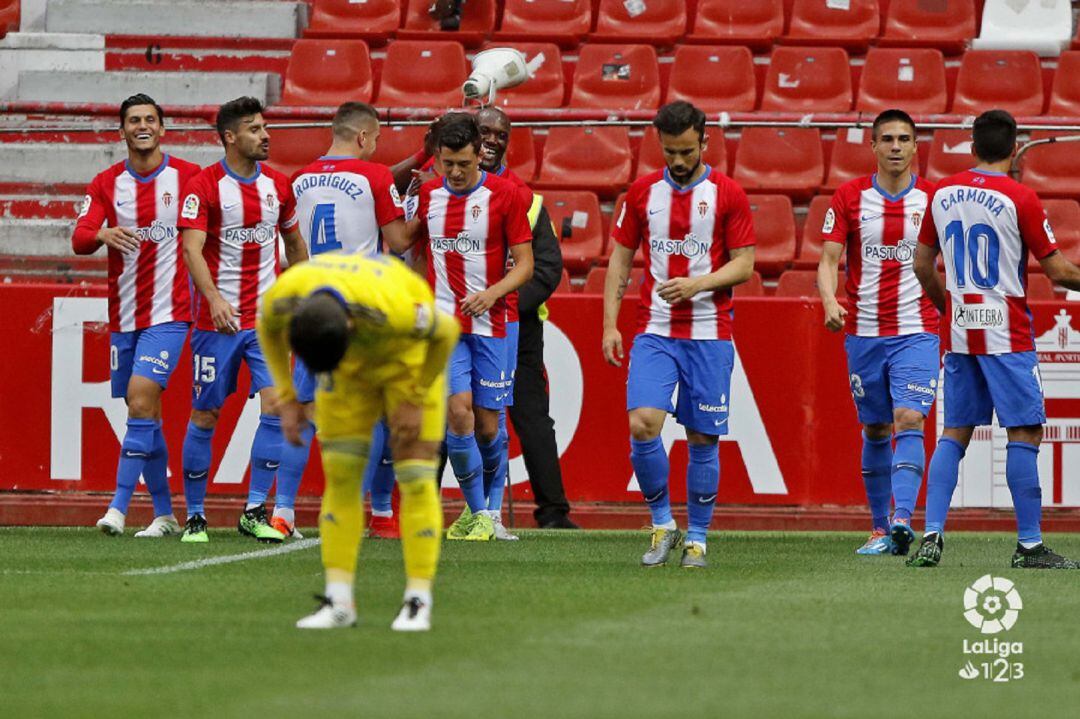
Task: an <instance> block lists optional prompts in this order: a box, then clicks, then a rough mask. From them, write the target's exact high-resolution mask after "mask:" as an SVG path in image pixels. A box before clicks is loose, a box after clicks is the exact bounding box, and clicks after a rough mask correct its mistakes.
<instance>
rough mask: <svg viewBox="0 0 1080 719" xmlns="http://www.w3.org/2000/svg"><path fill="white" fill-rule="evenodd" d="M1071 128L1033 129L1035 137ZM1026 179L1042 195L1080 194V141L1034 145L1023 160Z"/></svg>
mask: <svg viewBox="0 0 1080 719" xmlns="http://www.w3.org/2000/svg"><path fill="white" fill-rule="evenodd" d="M1072 134H1074V133H1071V132H1064V133H1062V132H1045V131H1043V132H1032V133H1031V139H1032V140H1042V139H1045V138H1048V137H1054V136H1055V135H1072ZM1021 165H1022V168H1023V174H1022V175H1021V177H1022V180H1023V183H1024V184H1025V185H1027V186H1029V187H1030V188H1031V189H1033V190H1035V191H1036V192H1038V193H1039V196H1040V197H1067V198H1080V143H1077V142H1062V143H1056V144H1053V145H1051V146H1041V147H1034V148H1032V149H1030V150H1028V151H1027V152H1025V153H1024V157H1023V159H1022V160H1021Z"/></svg>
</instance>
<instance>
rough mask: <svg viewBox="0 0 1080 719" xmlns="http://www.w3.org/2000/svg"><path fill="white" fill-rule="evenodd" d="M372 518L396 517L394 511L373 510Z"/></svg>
mask: <svg viewBox="0 0 1080 719" xmlns="http://www.w3.org/2000/svg"><path fill="white" fill-rule="evenodd" d="M371 516H372V517H393V516H394V510H392V509H387V510H385V511H384V510H379V509H373V510H371Z"/></svg>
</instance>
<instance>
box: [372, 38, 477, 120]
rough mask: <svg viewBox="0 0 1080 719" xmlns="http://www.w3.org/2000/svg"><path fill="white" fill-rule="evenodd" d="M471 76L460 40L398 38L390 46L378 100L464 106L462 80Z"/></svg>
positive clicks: (402, 104)
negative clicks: (439, 40) (462, 102)
mask: <svg viewBox="0 0 1080 719" xmlns="http://www.w3.org/2000/svg"><path fill="white" fill-rule="evenodd" d="M468 76H469V66H468V63H467V62H466V61H465V49H464V48H462V46H461V45H460V43H456V42H429V41H426V40H398V41H395V42H392V43H390V44H389V45H388V46H387V48H386V58H385V59H384V60H383V65H382V79H381V81H380V82H379V92H378V95H377V96H376V98H375V102H376V104H378V105H381V106H391V107H394V106H396V107H439V108H446V107H460V106H461V83H462V82H463V81H464V78H466V77H468Z"/></svg>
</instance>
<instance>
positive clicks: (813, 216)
mask: <svg viewBox="0 0 1080 719" xmlns="http://www.w3.org/2000/svg"><path fill="white" fill-rule="evenodd" d="M830 205H832V195H817V196H816V197H814V199H813V200H811V201H810V210H809V212H807V213H806V222H804V223H803V231H802V241H801V242H799V254H798V256H796V258H795V267H796V268H797V269H801V270H806V269H811V268H813V267H817V266H818V262H819V261H820V260H821V249H822V246H823V245H824V241H823V240H822V239H821V228H822V225H824V224H825V213H826V212H828V211H829V206H830ZM843 265H844V261H843V260H842V259H841V260H840V266H841V267H842V266H843Z"/></svg>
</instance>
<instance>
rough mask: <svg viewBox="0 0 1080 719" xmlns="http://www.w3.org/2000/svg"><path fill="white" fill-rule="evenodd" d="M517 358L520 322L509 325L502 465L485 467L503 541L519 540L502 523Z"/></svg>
mask: <svg viewBox="0 0 1080 719" xmlns="http://www.w3.org/2000/svg"><path fill="white" fill-rule="evenodd" d="M517 359H518V323H517V322H507V323H506V374H505V375H504V376H505V378H506V380H505V381H506V387H505V388H504V390H503V395H504V399H503V409H502V411H500V412H499V436H498V442H499V447H500V456H501V462H500V463H499V465H498V466H497V467H495V468H492V470H491V471H490V472H489V471H488V466H487V465H486V464H485V466H484V494H485V495H487V500H488V501H487V508H488V513H489V514H490V515H491V519H492V521H493V522H494V524H495V539H498V540H501V541H516V540H517V538H518V537H517V536H516V535H514V534H511V533H510V532H509V531H508V530H507V529H506V527H505V526H504V525H503V521H502V503H503V493H504V492H505V490H506V475H507V471H508V469H509V467H510V435H509V433H508V432H507V431H506V416H507V413H508V412H509V411H510V407H512V406H513V404H514V379H515V375H516V374H517Z"/></svg>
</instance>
